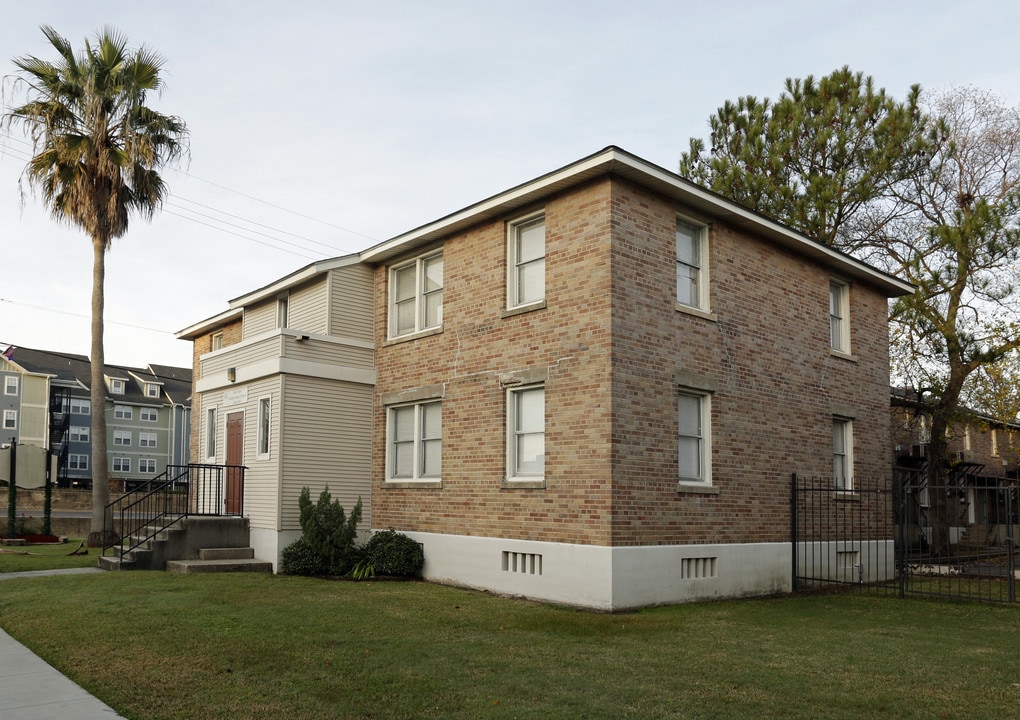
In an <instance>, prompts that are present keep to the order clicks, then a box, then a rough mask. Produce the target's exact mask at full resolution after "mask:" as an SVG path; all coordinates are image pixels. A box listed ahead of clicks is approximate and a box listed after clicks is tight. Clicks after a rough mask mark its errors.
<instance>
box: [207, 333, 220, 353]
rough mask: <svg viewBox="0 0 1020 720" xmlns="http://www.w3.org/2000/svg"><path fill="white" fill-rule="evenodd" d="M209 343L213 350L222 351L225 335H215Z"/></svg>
mask: <svg viewBox="0 0 1020 720" xmlns="http://www.w3.org/2000/svg"><path fill="white" fill-rule="evenodd" d="M209 341H210V343H211V349H212V350H220V349H221V348H222V347H223V333H221V332H216V333H213V334H212V337H211V338H210V340H209Z"/></svg>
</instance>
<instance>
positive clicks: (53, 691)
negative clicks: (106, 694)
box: [0, 568, 123, 720]
mask: <svg viewBox="0 0 1020 720" xmlns="http://www.w3.org/2000/svg"><path fill="white" fill-rule="evenodd" d="M89 572H103V571H102V570H100V569H99V568H77V569H74V570H44V571H41V572H23V573H0V579H8V578H15V577H31V576H38V575H68V574H81V573H89ZM118 718H120V719H121V720H123V718H121V716H120V715H118V714H117V713H115V712H114V711H113V710H112V709H111V708H110V707H109V706H108V705H106V704H104V703H102V702H100V701H99V700H98V699H96V698H95V697H93V696H92V695H90V694H88V693H87V692H85V691H84V690H83V689H82V688H81V687H80V686H79V685H77V684H75V683H73V682H71V681H70V680H68V679H67V678H66V677H64V676H63V675H61V674H60V673H59V672H57V671H56V670H54V669H53V668H52V667H51V666H50V665H47V664H46V663H45V662H43V661H42V659H41V658H40V657H39V656H38V655H36V654H35V653H33V652H32V651H31V650H29V649H28V648H27V647H25V646H24V645H22V644H21V643H19V642H18V641H17V640H15V639H14V638H12V637H11V636H10V635H8V634H7V633H6V632H4V631H3V630H2V629H0V720H117V719H118Z"/></svg>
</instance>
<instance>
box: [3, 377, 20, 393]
mask: <svg viewBox="0 0 1020 720" xmlns="http://www.w3.org/2000/svg"><path fill="white" fill-rule="evenodd" d="M17 394H18V376H17V375H7V376H6V377H5V378H4V395H17Z"/></svg>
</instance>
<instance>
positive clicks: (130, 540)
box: [102, 463, 245, 555]
mask: <svg viewBox="0 0 1020 720" xmlns="http://www.w3.org/2000/svg"><path fill="white" fill-rule="evenodd" d="M244 471H245V467H244V466H243V465H202V464H195V463H192V464H189V465H168V466H167V469H166V472H164V473H163V474H161V475H159V476H157V477H155V478H151V479H149V480H147V481H145V482H142V483H141V484H139V485H138V486H137V487H136V488H135V489H134V490H132V491H130V492H128V493H125V494H124V495H123V496H122V497H120V498H117V499H116V500H114V501H113V502H111V503H109V504H108V505H107V506H106V512H105V516H104V517H105V519H104V523H103V538H104V541H103V551H102V554H103V555H106V554H107V551H109V550H115V551H116V552H117V553H118V554H119V555H124V554H125V553H129V552H131V551H132V550H135V549H136V548H138V547H140V546H141V545H143V544H144V543H146V542H148V541H149V540H151V539H152V538H154V537H156V536H157V535H158V534H159V533H161V532H163V531H164V530H166V529H167V528H170V527H173V526H174V525H176V524H177V523H179V522H181V521H182V520H183V519H184V518H186V517H188V516H190V515H214V516H242V515H243V514H244Z"/></svg>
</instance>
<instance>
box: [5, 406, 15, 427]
mask: <svg viewBox="0 0 1020 720" xmlns="http://www.w3.org/2000/svg"><path fill="white" fill-rule="evenodd" d="M17 429H18V411H17V410H4V430H17Z"/></svg>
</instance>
